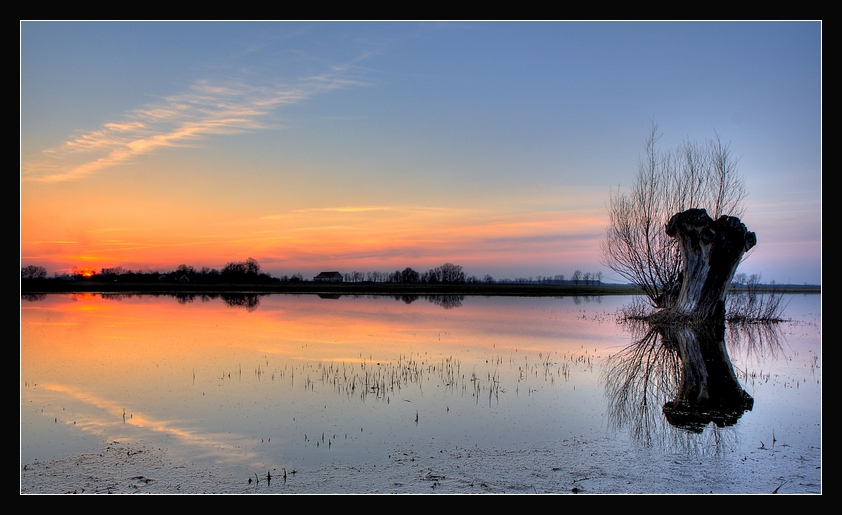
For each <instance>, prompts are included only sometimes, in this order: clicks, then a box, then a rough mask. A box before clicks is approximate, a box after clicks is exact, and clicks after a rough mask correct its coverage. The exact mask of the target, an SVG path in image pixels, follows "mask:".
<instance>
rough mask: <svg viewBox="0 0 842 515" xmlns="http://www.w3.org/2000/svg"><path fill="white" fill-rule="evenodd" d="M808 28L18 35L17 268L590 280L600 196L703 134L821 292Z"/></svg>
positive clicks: (449, 26) (769, 266)
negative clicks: (650, 144) (648, 157)
mask: <svg viewBox="0 0 842 515" xmlns="http://www.w3.org/2000/svg"><path fill="white" fill-rule="evenodd" d="M821 29H822V24H821V22H820V21H782V22H739V21H731V22H658V21H656V22H630V21H629V22H596V21H594V22H585V21H574V22H563V21H556V22H482V21H480V22H464V21H440V22H433V21H420V22H397V21H394V22H283V21H277V22H200V21H196V22H178V21H172V22H120V21H116V22H96V21H94V22H51V21H21V23H20V170H21V171H20V238H21V240H20V250H21V266H28V265H40V266H43V267H45V268H46V269H47V271H48V274H49V275H50V276H52V275H53V274H56V273H58V274H61V273H64V272H67V271H69V270H70V269H71V268H72V267H77V268H84V267H90V268H93V269H94V270H100V269H101V268H109V267H116V266H122V267H123V268H125V269H130V270H142V271H153V270H160V271H171V270H174V269H175V268H176V267H177V266H178V265H180V264H187V265H190V266H193V267H195V268H197V269H199V268H201V267H209V268H217V269H221V268H222V267H224V266H225V264H226V263H228V262H231V261H244V260H245V259H246V258H248V257H253V258H255V259H257V260H258V262H259V263H260V265H261V268H262V270H263V271H265V272H268V273H270V274H272V275H274V276H281V275H292V274H295V273H301V274H302V275H303V276H304V277H312V276H314V275H316V274H318V273H319V272H321V271H333V270H338V271H340V272H342V273H347V272H352V271H361V272H369V271H380V272H392V271H395V270H399V269H400V270H402V269H404V268H406V267H411V268H414V269H415V270H417V271H419V272H423V271H426V270H429V269H431V268H433V267H436V266H439V265H441V264H443V263H446V262H450V263H454V264H457V265H460V266H462V267H463V270H464V271H465V273H466V275H468V276H471V275H475V276H477V277H480V278H481V277H483V276H484V275H486V274H490V275H492V276H493V277H494V278H495V279H503V278H512V279H513V278H518V277H538V276H555V275H559V274H561V275H564V276H565V277H568V278H569V277H570V276H571V275H572V274H573V272H574V271H575V270H580V271H582V272H591V273H597V272H602V274H603V275H602V279H603V281H605V282H625V280H624V279H622V277H621V276H620V275H619V274H617V273H616V272H614V271H612V270H610V269H609V268H607V267H606V266H605V265H603V264H602V263H603V259H602V256H601V253H600V252H601V251H600V242H601V241H602V240H603V239H604V237H605V228H606V225H607V223H608V212H607V207H608V202H609V196H610V193H611V191H612V189H614V190H616V189H618V188H619V189H620V190H623V189H624V188H628V187H630V186H631V185H632V183H633V182H634V178H635V174H636V172H637V167H638V162H639V160H640V158H641V156H642V153H643V150H644V144H645V141H646V139H647V137H648V135H649V132H650V130H651V128H652V125H653V123H655V124H657V127H658V131H659V133H660V135H661V137H660V139H659V140H658V144H659V146H660V148H662V149H663V150H665V151H669V150H672V149H674V148H676V147H677V146H678V145H679V144H680V143H681V142H682V141H688V140H689V141H694V142H699V143H703V142H705V141H706V140H710V139H713V138H715V137H718V138H719V139H720V141H722V142H724V143H726V144H727V145H729V148H730V150H731V152H732V155H734V156H735V158H736V160H737V163H738V167H739V172H740V173H741V175H742V176H743V177H744V179H745V183H746V188H747V191H748V196H747V198H746V201H745V213H744V216H743V217H742V220H743V222H744V223H745V224H746V226H747V227H748V229H749V230H752V231H754V232H755V233H756V234H757V239H758V245H757V246H756V247H755V248H754V249H753V250H752V251H751V252H750V254H749V255H748V256H747V258H746V259H745V261H744V262H743V263H742V264H741V265H740V267H739V269H738V273H747V274H760V276H761V277H762V279H763V280H764V281H775V282H778V283H795V284H802V283H809V284H820V283H821V148H822V145H821V144H822V139H821V124H822V119H821V112H822V111H821V98H822V96H821V85H822V82H821V71H822V67H821V64H822V52H821V51H822V44H821V43H822V40H821V36H822V33H821Z"/></svg>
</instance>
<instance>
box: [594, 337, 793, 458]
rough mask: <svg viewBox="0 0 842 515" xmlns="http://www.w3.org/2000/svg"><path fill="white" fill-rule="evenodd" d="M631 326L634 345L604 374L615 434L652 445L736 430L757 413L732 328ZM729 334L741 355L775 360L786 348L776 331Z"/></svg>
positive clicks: (608, 365)
mask: <svg viewBox="0 0 842 515" xmlns="http://www.w3.org/2000/svg"><path fill="white" fill-rule="evenodd" d="M626 324H627V327H628V328H629V330H630V332H631V333H632V337H633V341H634V343H632V344H631V345H629V346H628V347H626V348H624V349H623V350H622V351H620V352H618V353H616V354H614V355H612V356H610V357H609V358H608V361H607V363H606V367H605V369H604V384H605V389H606V397H607V399H608V402H609V417H610V419H611V422H612V424H613V425H614V427H616V428H626V429H628V430H629V431H630V432H631V435H632V437H634V438H635V439H637V440H640V441H642V442H643V443H645V444H647V445H652V444H656V443H665V442H666V441H667V440H669V439H671V438H672V439H675V438H678V439H681V440H686V437H688V436H690V435H693V434H696V435H699V434H702V433H703V432H704V430H705V428H707V427H713V428H714V429H718V428H723V427H727V426H731V425H733V424H735V423H736V422H737V421H738V420H739V419H740V417H741V416H742V415H743V414H744V413H745V412H746V411H750V410H751V409H752V408H753V405H754V399H753V398H752V397H751V396H750V395H749V394H748V393H746V391H745V390H744V389H743V387H742V385H741V384H740V382H739V380H738V378H737V374H736V372H735V370H734V366H733V364H732V362H731V359H730V357H729V354H728V348H727V346H726V344H725V334H726V327H725V324H721V325H720V324H698V325H692V326H682V325H650V324H648V323H646V322H643V321H635V322H626ZM727 333H728V336H729V340H730V342H731V344H730V347H731V349H732V350H736V351H738V352H745V353H746V354H769V353H771V354H773V355H774V354H777V352H778V351H779V349H780V348H781V343H780V335H779V333H778V331H777V329H776V327H775V326H774V325H772V324H750V325H747V324H731V325H729V328H728V331H727ZM714 434H715V435H716V436H715V438H716V439H717V440H718V441H717V443H718V444H719V443H721V441H719V439H720V438H721V436H722V435H721V434H719V432H718V431H714Z"/></svg>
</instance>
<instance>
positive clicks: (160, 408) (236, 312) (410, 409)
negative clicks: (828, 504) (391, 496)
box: [20, 294, 822, 494]
mask: <svg viewBox="0 0 842 515" xmlns="http://www.w3.org/2000/svg"><path fill="white" fill-rule="evenodd" d="M630 300H631V298H630V297H595V298H588V299H585V298H504V297H466V298H444V297H437V298H425V297H420V298H405V299H395V298H391V297H356V298H352V297H348V296H343V297H340V298H320V297H318V296H315V295H300V296H296V295H261V296H259V297H246V296H239V297H238V296H228V297H221V296H220V297H213V296H204V297H203V296H196V297H180V298H176V297H173V296H148V295H145V296H120V295H109V296H103V295H92V294H86V295H59V294H55V295H46V296H40V297H35V298H24V299H22V301H21V342H20V346H21V356H20V359H21V377H20V379H21V383H20V384H21V437H20V451H21V492H23V493H64V492H84V493H97V492H115V493H134V492H149V493H205V492H207V493H485V492H489V493H531V494H534V493H570V492H581V493H597V494H599V493H710V492H713V493H771V492H773V491H777V492H778V493H821V390H822V384H821V312H820V309H821V297H820V295H792V296H790V298H789V305H788V309H787V313H786V314H787V316H789V317H791V318H792V319H793V321H792V322H791V323H789V322H788V323H785V324H781V325H780V326H779V327H778V328H777V330H776V331H774V333H773V334H768V333H766V334H764V333H762V332H759V331H756V330H755V331H742V332H739V331H729V332H727V334H726V344H727V352H728V356H729V357H730V359H731V362H732V364H733V368H734V372H735V375H736V377H737V379H738V381H739V383H740V385H741V386H742V388H744V389H745V391H746V392H747V393H748V394H749V395H750V396H751V397H752V398H753V406H752V407H751V409H750V410H749V411H746V412H745V413H742V415H741V416H738V418H737V420H736V422H735V423H734V424H733V425H728V426H723V427H717V426H716V425H715V424H707V425H705V426H701V427H694V428H687V427H676V426H675V425H671V424H670V423H669V422H668V421H667V420H666V418H665V416H664V414H663V411H662V407H663V405H664V403H665V402H666V401H669V400H670V396H671V395H673V394H674V392H672V391H671V390H670V389H671V388H672V387H674V386H675V385H674V384H670V383H669V381H663V380H662V379H660V381H661V385H662V387H659V388H658V389H656V390H648V391H645V392H644V391H640V390H639V389H638V386H636V385H639V384H640V381H639V380H638V379H639V371H638V370H636V369H634V368H633V367H629V366H627V364H626V363H624V362H623V358H624V356H626V355H627V353H628V348H629V346H630V345H632V344H633V343H634V342H635V341H636V337H637V336H636V334H635V333H634V332H633V331H631V330H630V329H629V328H627V327H625V326H623V325H620V324H617V323H616V317H615V315H616V311H617V309H618V308H619V307H620V306H622V305H623V304H626V303H628V302H630ZM665 354H667V355H668V354H669V352H667V353H665ZM657 368H658V364H657V363H655V364H654V365H653V366H652V367H651V369H652V370H648V369H647V372H646V374H650V375H651V374H654V373H655V372H657V370H655V369H657ZM666 368H668V367H666ZM653 370H655V371H654V372H653ZM636 374H637V375H636ZM668 375H669V374H667V376H668ZM618 377H621V378H623V379H624V380H625V381H626V383H623V384H624V386H623V387H618V381H617V378H618ZM647 377H648V376H647ZM652 377H654V376H652ZM658 377H661V378H663V377H666V376H658ZM644 379H646V378H644ZM644 382H645V381H644Z"/></svg>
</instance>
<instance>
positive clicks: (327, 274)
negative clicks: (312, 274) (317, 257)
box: [316, 272, 342, 277]
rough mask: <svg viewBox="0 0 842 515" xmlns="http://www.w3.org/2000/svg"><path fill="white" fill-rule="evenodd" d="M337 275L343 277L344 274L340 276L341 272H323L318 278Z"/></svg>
mask: <svg viewBox="0 0 842 515" xmlns="http://www.w3.org/2000/svg"><path fill="white" fill-rule="evenodd" d="M335 275H342V274H340V273H339V272H322V273H320V274H319V275H317V276H316V277H333V276H335Z"/></svg>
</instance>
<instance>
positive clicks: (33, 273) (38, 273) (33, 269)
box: [20, 265, 47, 279]
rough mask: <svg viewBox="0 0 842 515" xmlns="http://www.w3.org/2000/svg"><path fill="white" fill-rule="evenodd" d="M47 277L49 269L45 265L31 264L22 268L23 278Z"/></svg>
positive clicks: (21, 276)
mask: <svg viewBox="0 0 842 515" xmlns="http://www.w3.org/2000/svg"><path fill="white" fill-rule="evenodd" d="M45 277H47V269H46V268H44V267H43V266H38V265H29V266H25V267H22V268H21V269H20V278H21V279H43V278H45Z"/></svg>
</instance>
